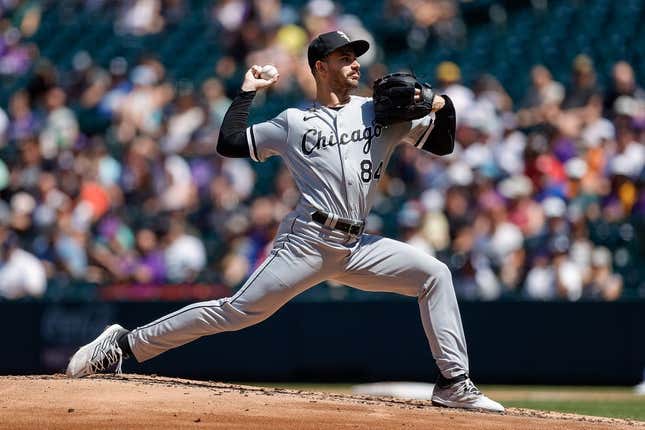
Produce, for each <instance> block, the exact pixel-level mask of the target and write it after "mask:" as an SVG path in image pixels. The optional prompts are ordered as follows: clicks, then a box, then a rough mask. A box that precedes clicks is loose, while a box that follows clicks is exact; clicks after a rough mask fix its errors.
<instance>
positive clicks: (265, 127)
mask: <svg viewBox="0 0 645 430" xmlns="http://www.w3.org/2000/svg"><path fill="white" fill-rule="evenodd" d="M288 133H289V124H288V121H287V111H286V110H285V111H283V112H282V113H281V114H279V115H278V116H276V117H275V118H273V119H271V120H269V121H265V122H262V123H259V124H254V125H252V126H250V127H248V128H247V129H246V137H247V141H248V144H249V152H250V153H251V158H252V159H253V160H254V161H259V162H262V161H265V160H266V159H267V158H269V157H271V156H273V155H281V154H282V150H283V148H284V147H285V146H286V142H287V137H288Z"/></svg>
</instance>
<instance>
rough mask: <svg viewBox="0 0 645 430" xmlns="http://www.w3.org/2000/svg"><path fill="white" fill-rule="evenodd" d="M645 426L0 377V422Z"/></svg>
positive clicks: (235, 390) (42, 425) (196, 386)
mask: <svg viewBox="0 0 645 430" xmlns="http://www.w3.org/2000/svg"><path fill="white" fill-rule="evenodd" d="M57 428H61V429H62V428H65V429H88V428H91V429H115V428H118V429H132V428H146V429H199V428H221V429H312V430H313V429H344V428H347V429H377V428H378V429H428V428H438V429H443V430H452V429H509V430H510V429H513V430H522V429H531V430H536V429H637V428H639V429H640V428H643V429H645V424H644V423H641V422H638V421H629V420H618V419H610V418H597V417H588V416H579V415H570V414H559V413H545V412H538V411H533V410H527V409H510V410H509V411H508V412H507V413H506V414H503V415H502V414H493V413H481V412H469V411H463V410H454V409H445V408H436V407H433V406H431V405H430V403H429V402H427V401H407V400H400V399H390V398H378V397H368V396H356V395H346V394H330V393H313V392H305V391H299V390H286V389H280V388H260V387H249V386H242V385H230V384H222V383H216V382H205V381H190V380H184V379H172V378H163V377H155V376H142V375H121V376H100V377H89V378H85V379H76V380H72V379H68V378H65V377H64V376H62V375H54V376H5V377H0V429H12V430H18V429H57Z"/></svg>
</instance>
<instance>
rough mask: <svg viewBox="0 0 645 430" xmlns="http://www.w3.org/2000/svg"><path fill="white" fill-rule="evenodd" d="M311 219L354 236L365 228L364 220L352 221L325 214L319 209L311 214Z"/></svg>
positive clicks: (358, 234)
mask: <svg viewBox="0 0 645 430" xmlns="http://www.w3.org/2000/svg"><path fill="white" fill-rule="evenodd" d="M311 219H312V220H314V221H316V222H317V223H318V224H321V225H324V226H326V227H329V228H331V229H334V230H340V231H344V232H345V233H349V234H353V235H355V236H360V235H361V234H362V233H363V230H364V229H365V221H352V220H351V219H345V218H340V217H338V216H336V215H334V214H327V213H325V212H321V211H316V212H314V213H313V214H311Z"/></svg>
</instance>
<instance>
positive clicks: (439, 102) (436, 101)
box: [432, 96, 446, 112]
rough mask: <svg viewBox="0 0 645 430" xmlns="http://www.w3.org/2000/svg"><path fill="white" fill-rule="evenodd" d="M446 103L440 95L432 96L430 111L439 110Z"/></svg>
mask: <svg viewBox="0 0 645 430" xmlns="http://www.w3.org/2000/svg"><path fill="white" fill-rule="evenodd" d="M445 104H446V101H445V100H444V99H443V97H441V96H434V98H433V99H432V111H433V112H436V111H438V110H440V109H441V108H442V107H444V106H445Z"/></svg>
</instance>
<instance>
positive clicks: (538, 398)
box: [247, 383, 645, 421]
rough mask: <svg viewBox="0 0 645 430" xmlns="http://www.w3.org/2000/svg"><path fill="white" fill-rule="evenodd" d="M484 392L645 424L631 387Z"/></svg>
mask: <svg viewBox="0 0 645 430" xmlns="http://www.w3.org/2000/svg"><path fill="white" fill-rule="evenodd" d="M247 385H260V386H265V387H267V386H268V387H276V388H289V389H295V390H304V391H325V392H332V393H344V394H349V393H351V392H352V385H353V384H316V383H283V384H280V383H254V384H248V383H247ZM480 388H481V390H482V391H483V392H484V393H485V394H488V395H489V396H490V397H492V398H493V399H495V400H499V401H500V402H501V403H502V404H503V405H504V406H506V407H512V408H527V409H538V410H543V411H554V412H565V413H574V414H580V415H593V416H601V417H611V418H629V419H635V420H640V421H645V396H637V395H635V394H633V391H632V388H631V387H570V386H567V387H557V386H526V385H522V386H516V385H484V386H480Z"/></svg>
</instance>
